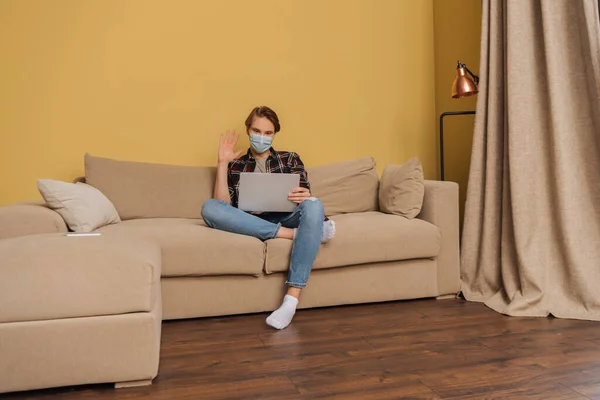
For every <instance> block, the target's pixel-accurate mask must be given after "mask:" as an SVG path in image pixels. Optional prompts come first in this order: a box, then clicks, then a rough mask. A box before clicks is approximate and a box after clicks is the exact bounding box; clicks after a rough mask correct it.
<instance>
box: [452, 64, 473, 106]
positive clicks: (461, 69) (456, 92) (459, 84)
mask: <svg viewBox="0 0 600 400" xmlns="http://www.w3.org/2000/svg"><path fill="white" fill-rule="evenodd" d="M467 72H468V73H470V75H472V76H473V78H475V82H474V81H473V79H471V77H469V76H468V75H467ZM478 80H479V79H478V78H477V76H476V75H473V74H472V73H471V71H469V69H468V68H467V66H466V65H465V64H463V63H461V62H460V61H459V62H458V66H457V68H456V79H454V83H453V84H452V98H454V99H458V98H460V97H468V96H473V95H474V94H477V92H478V91H479V90H478V89H477V83H478V82H477V81H478Z"/></svg>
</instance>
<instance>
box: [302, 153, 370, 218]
mask: <svg viewBox="0 0 600 400" xmlns="http://www.w3.org/2000/svg"><path fill="white" fill-rule="evenodd" d="M307 172H308V180H309V181H310V185H311V192H312V195H313V196H315V197H317V198H319V200H321V202H322V203H323V207H324V208H325V215H327V216H331V215H336V214H344V213H356V212H363V211H376V210H378V209H379V202H378V193H377V191H378V188H379V176H378V175H377V170H376V169H375V160H374V159H373V158H372V157H363V158H360V159H357V160H350V161H343V162H337V163H332V164H327V165H321V166H318V167H312V168H307Z"/></svg>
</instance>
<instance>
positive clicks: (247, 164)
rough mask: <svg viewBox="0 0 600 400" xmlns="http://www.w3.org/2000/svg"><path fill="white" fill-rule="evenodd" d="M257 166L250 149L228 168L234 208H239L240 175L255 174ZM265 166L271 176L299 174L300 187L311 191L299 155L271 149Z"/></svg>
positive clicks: (228, 182)
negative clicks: (245, 173)
mask: <svg viewBox="0 0 600 400" xmlns="http://www.w3.org/2000/svg"><path fill="white" fill-rule="evenodd" d="M255 166H256V160H255V159H254V157H253V156H252V153H250V149H248V152H247V153H246V155H243V156H241V157H240V158H238V159H236V160H233V161H232V162H230V163H229V167H228V168H227V184H228V186H229V197H230V198H231V205H232V206H234V207H237V206H238V196H239V188H240V173H242V172H254V167H255ZM265 166H266V170H267V173H271V174H276V173H279V174H299V175H300V186H301V187H303V188H306V189H308V190H310V183H309V182H308V174H307V172H306V170H305V169H304V164H303V163H302V160H300V156H299V155H298V154H296V153H291V152H288V151H275V150H274V149H273V148H272V147H271V154H269V157H267V160H266V162H265Z"/></svg>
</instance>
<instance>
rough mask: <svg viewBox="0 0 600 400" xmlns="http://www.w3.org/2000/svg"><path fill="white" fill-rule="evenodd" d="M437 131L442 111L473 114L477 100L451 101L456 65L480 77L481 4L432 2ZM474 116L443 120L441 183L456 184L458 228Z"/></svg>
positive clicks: (471, 1)
mask: <svg viewBox="0 0 600 400" xmlns="http://www.w3.org/2000/svg"><path fill="white" fill-rule="evenodd" d="M433 5H434V35H435V36H434V37H435V39H434V40H435V109H436V117H437V118H438V119H437V121H436V127H439V116H440V115H441V114H442V113H443V112H445V111H463V110H475V108H476V103H477V96H471V97H467V98H462V99H453V98H452V95H451V92H452V82H454V78H455V77H456V62H457V61H458V60H460V61H462V62H463V63H465V64H467V66H468V67H469V69H470V70H471V71H472V72H473V73H474V74H477V75H478V74H479V54H480V48H479V45H480V42H481V0H434V2H433ZM474 122H475V116H474V115H459V116H447V117H445V118H444V156H445V159H444V175H445V176H444V179H445V180H448V181H454V182H458V184H459V188H460V213H461V219H460V220H461V224H462V220H463V218H462V215H463V214H464V203H465V195H466V187H467V182H468V176H469V162H470V160H471V145H472V142H473V141H472V138H473V127H474V125H473V124H474Z"/></svg>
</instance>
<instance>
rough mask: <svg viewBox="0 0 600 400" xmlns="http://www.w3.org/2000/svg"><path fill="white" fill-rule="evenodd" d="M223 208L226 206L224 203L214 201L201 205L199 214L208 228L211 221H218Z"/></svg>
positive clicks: (210, 200)
mask: <svg viewBox="0 0 600 400" xmlns="http://www.w3.org/2000/svg"><path fill="white" fill-rule="evenodd" d="M224 206H226V203H225V202H224V201H221V200H216V199H208V200H206V201H205V202H204V204H203V205H202V211H201V212H200V214H201V215H202V219H204V222H206V223H207V224H208V225H209V226H210V225H211V223H212V222H213V221H216V220H218V219H219V215H220V214H221V211H222V210H223V207H224Z"/></svg>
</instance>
